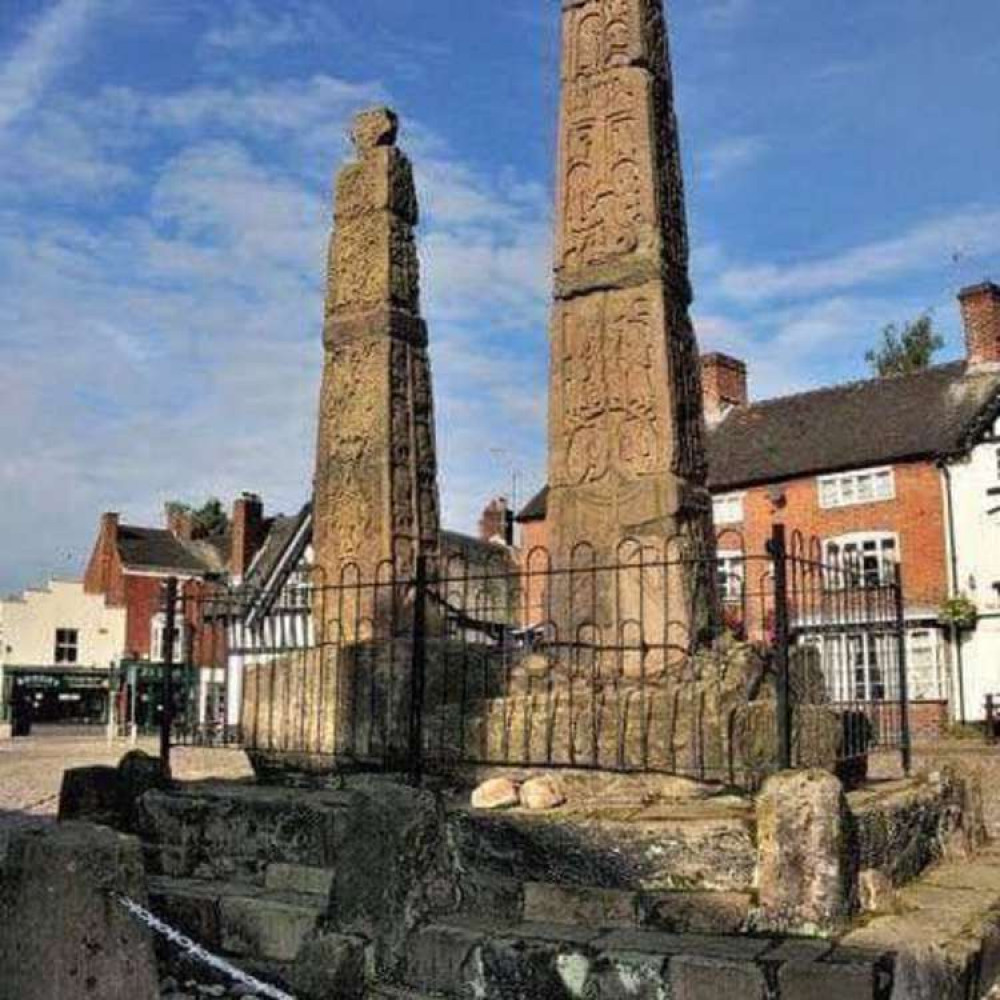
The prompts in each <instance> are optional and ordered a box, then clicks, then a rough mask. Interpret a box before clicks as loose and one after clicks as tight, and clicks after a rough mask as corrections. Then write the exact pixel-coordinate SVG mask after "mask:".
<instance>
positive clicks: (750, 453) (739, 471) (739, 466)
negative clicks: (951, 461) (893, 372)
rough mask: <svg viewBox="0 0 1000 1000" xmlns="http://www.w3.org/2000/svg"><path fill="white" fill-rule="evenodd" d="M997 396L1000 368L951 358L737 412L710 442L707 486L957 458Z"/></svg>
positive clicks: (715, 431)
mask: <svg viewBox="0 0 1000 1000" xmlns="http://www.w3.org/2000/svg"><path fill="white" fill-rule="evenodd" d="M998 398H1000V372H998V371H995V370H990V369H968V368H967V367H966V365H965V362H955V363H954V364H948V365H938V366H936V367H934V368H929V369H927V370H926V371H923V372H918V373H916V374H913V375H904V376H897V377H894V378H882V379H869V380H867V381H864V382H852V383H849V384H847V385H840V386H834V387H832V388H829V389H819V390H816V391H814V392H806V393H801V394H799V395H795V396H784V397H781V398H778V399H772V400H767V401H765V402H761V403H755V404H753V405H752V406H746V407H740V408H739V409H736V410H733V411H732V412H731V413H729V414H728V416H726V418H725V419H724V420H723V421H722V423H721V424H719V425H718V426H717V427H716V428H714V429H713V430H712V431H711V433H710V434H709V436H708V458H709V461H708V466H709V486H711V488H712V489H713V490H717V489H732V488H736V487H739V486H750V485H754V484H759V483H770V482H778V481H781V480H784V479H791V478H794V477H798V476H805V475H811V474H816V473H820V472H835V471H837V470H840V469H859V468H866V467H870V466H873V465H882V464H889V463H893V462H902V461H913V460H916V459H921V458H925V459H932V458H938V457H943V456H947V455H952V454H956V453H958V452H961V451H962V450H964V447H965V444H966V439H967V436H968V435H969V433H971V432H972V431H973V430H974V428H975V426H976V424H977V421H978V420H979V419H980V418H981V417H983V416H984V415H985V414H986V413H987V412H988V411H989V410H990V409H991V408H992V407H993V406H995V405H996V403H997V400H998Z"/></svg>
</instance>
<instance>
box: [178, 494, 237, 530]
mask: <svg viewBox="0 0 1000 1000" xmlns="http://www.w3.org/2000/svg"><path fill="white" fill-rule="evenodd" d="M170 507H171V509H172V510H176V511H179V512H181V513H185V514H188V515H189V516H190V518H191V526H192V532H191V534H192V537H194V538H213V537H215V536H216V535H224V534H225V533H226V532H227V531H228V530H229V515H228V514H227V513H226V508H225V507H223V506H222V501H221V500H219V498H218V497H209V498H208V500H206V501H205V502H204V503H203V504H202V505H201V506H200V507H192V506H191V505H190V504H187V503H180V502H179V501H173V502H172V503H171V504H170Z"/></svg>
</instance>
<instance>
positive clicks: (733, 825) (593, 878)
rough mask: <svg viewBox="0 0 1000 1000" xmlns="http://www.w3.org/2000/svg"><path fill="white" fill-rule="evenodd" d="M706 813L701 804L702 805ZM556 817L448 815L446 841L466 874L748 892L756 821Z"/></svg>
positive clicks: (678, 815) (721, 815) (631, 814)
mask: <svg viewBox="0 0 1000 1000" xmlns="http://www.w3.org/2000/svg"><path fill="white" fill-rule="evenodd" d="M699 808H703V807H699ZM692 812H693V814H692V813H688V814H687V815H685V814H684V812H683V811H682V810H680V809H678V808H677V807H673V806H670V805H664V806H662V807H660V811H659V812H657V811H656V809H654V808H652V807H650V808H647V809H645V810H640V809H634V808H632V809H625V810H622V811H620V812H618V813H616V812H615V811H613V810H611V811H607V810H600V809H596V810H594V811H593V812H592V813H591V812H582V813H574V814H572V815H567V814H566V813H565V812H560V813H558V814H546V813H528V812H524V811H517V812H505V813H477V812H474V811H464V810H463V811H454V812H451V813H449V816H448V827H449V840H450V842H451V844H452V845H453V848H454V850H455V852H456V855H457V858H458V864H459V866H460V867H461V868H463V869H464V870H466V871H477V872H482V873H488V874H490V875H493V876H502V877H508V878H520V879H522V880H523V881H525V882H551V883H558V884H560V885H565V886H583V887H588V886H594V887H598V888H609V889H631V890H640V889H645V890H669V889H718V890H723V891H744V890H747V889H749V888H750V887H751V885H752V883H753V878H754V871H755V868H756V864H757V848H756V844H755V842H754V835H753V829H752V817H751V816H749V815H746V814H745V813H742V812H740V811H735V810H734V811H733V812H732V813H728V812H726V811H725V810H720V809H708V808H705V809H704V811H703V812H700V813H699V812H696V811H694V810H692Z"/></svg>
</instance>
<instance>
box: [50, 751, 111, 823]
mask: <svg viewBox="0 0 1000 1000" xmlns="http://www.w3.org/2000/svg"><path fill="white" fill-rule="evenodd" d="M119 802H120V782H119V776H118V769H117V768H114V767H103V766H98V767H73V768H70V769H68V770H67V771H65V772H64V773H63V779H62V786H61V788H60V790H59V819H60V820H64V821H68V820H80V821H83V822H88V823H99V824H101V825H103V826H117V825H118V823H119V822H120V819H121V812H120V808H119Z"/></svg>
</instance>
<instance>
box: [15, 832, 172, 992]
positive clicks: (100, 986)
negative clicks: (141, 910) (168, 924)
mask: <svg viewBox="0 0 1000 1000" xmlns="http://www.w3.org/2000/svg"><path fill="white" fill-rule="evenodd" d="M111 893H121V894H123V895H126V896H128V897H130V898H132V899H135V900H136V901H137V902H140V903H144V902H145V901H146V887H145V876H144V872H143V866H142V856H141V853H140V849H139V844H138V842H137V841H136V840H135V839H134V838H133V837H129V836H125V835H122V834H118V833H115V832H114V831H112V830H109V829H107V828H104V827H97V826H91V825H89V824H83V823H64V824H60V825H59V826H56V827H52V828H50V829H46V830H43V831H32V832H30V833H23V834H20V835H17V836H15V837H14V838H13V839H12V841H11V844H10V848H9V852H8V856H7V861H6V865H5V867H4V869H3V872H2V882H0V998H3V1000H55V998H66V1000H70V998H73V1000H76V998H84V997H94V998H97V997H100V998H101V1000H156V998H157V997H158V996H159V987H158V980H157V971H156V962H155V957H154V954H153V943H152V940H151V938H150V936H149V934H148V933H147V931H146V930H145V928H143V927H142V926H141V925H140V924H138V923H136V922H135V920H134V919H133V918H132V917H131V916H130V915H129V914H128V913H127V912H126V911H125V910H124V909H123V908H122V907H121V906H120V905H119V904H118V903H117V902H115V901H113V899H112V898H111V896H110V894H111Z"/></svg>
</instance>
